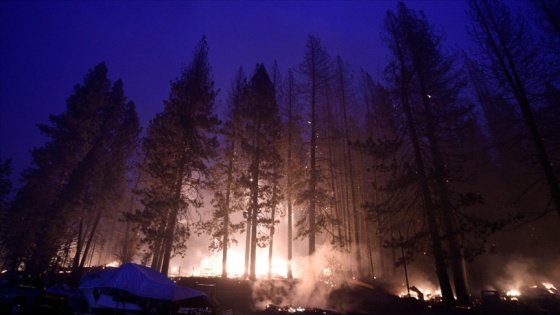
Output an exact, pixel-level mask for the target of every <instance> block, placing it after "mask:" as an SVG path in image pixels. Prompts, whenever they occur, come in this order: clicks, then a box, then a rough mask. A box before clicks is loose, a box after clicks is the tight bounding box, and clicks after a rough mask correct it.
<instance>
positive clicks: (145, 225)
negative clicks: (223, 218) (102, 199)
mask: <svg viewBox="0 0 560 315" xmlns="http://www.w3.org/2000/svg"><path fill="white" fill-rule="evenodd" d="M215 97H216V92H215V91H214V81H213V80H212V77H211V68H210V65H209V63H208V46H207V43H206V38H205V37H203V38H202V39H201V40H200V42H199V43H198V45H197V47H196V48H195V50H194V53H193V58H192V61H191V63H190V64H189V66H188V67H186V68H185V69H183V71H182V72H181V76H180V77H179V78H177V79H176V80H175V81H173V82H171V90H170V93H169V98H168V100H166V101H164V110H163V112H161V113H159V114H157V115H156V117H155V118H154V119H153V120H152V121H151V122H150V125H149V128H148V133H147V136H146V138H145V139H144V143H143V148H144V152H145V154H146V162H145V163H144V165H143V171H144V172H145V174H146V177H147V179H146V182H145V183H144V187H143V188H142V189H140V190H139V192H140V195H141V198H142V203H143V204H144V206H145V208H144V210H143V211H137V212H136V213H135V214H133V215H130V216H129V219H131V220H133V221H134V222H135V223H136V226H137V228H138V229H140V230H141V231H142V232H143V233H144V241H145V242H147V243H148V244H149V245H150V247H151V253H152V254H153V256H152V268H154V269H156V270H159V271H161V272H162V273H163V274H167V273H168V269H169V263H170V259H171V257H172V254H183V253H184V251H185V249H186V244H185V242H186V240H187V238H188V237H189V235H190V230H191V226H190V225H191V224H192V223H193V222H192V221H193V217H192V215H193V213H191V209H192V210H195V209H198V208H200V207H202V205H203V199H202V194H201V192H202V189H203V188H204V184H205V181H206V180H207V179H208V176H209V166H208V162H209V161H210V159H212V158H214V157H215V155H216V149H217V147H218V141H217V137H216V133H217V127H218V125H219V120H218V118H217V116H216V115H215V114H214V112H213V110H214V100H215Z"/></svg>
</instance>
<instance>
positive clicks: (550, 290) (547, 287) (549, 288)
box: [542, 282, 558, 294]
mask: <svg viewBox="0 0 560 315" xmlns="http://www.w3.org/2000/svg"><path fill="white" fill-rule="evenodd" d="M542 285H543V286H544V287H545V288H546V289H547V290H548V292H550V293H552V294H554V291H558V289H556V287H555V286H554V285H553V284H552V283H550V282H543V283H542ZM553 290H554V291H553Z"/></svg>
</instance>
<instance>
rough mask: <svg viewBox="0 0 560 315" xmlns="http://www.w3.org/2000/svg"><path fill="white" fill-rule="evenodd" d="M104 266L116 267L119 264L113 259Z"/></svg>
mask: <svg viewBox="0 0 560 315" xmlns="http://www.w3.org/2000/svg"><path fill="white" fill-rule="evenodd" d="M105 266H107V267H118V266H119V262H118V261H116V260H114V261H112V262H110V263H108V264H106V265H105Z"/></svg>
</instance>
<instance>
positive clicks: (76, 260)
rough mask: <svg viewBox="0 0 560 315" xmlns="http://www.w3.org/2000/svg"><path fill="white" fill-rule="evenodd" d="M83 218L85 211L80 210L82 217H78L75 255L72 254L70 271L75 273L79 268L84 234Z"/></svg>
mask: <svg viewBox="0 0 560 315" xmlns="http://www.w3.org/2000/svg"><path fill="white" fill-rule="evenodd" d="M84 216H85V210H84V209H82V216H81V217H80V225H79V227H78V238H77V240H76V254H74V261H73V263H72V271H74V272H77V271H78V268H79V267H80V256H81V255H82V247H83V241H84V238H83V234H84Z"/></svg>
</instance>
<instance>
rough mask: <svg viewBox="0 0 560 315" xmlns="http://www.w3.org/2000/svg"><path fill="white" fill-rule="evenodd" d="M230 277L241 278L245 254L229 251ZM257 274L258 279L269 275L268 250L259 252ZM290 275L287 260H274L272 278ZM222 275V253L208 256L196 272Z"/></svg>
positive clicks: (204, 274)
mask: <svg viewBox="0 0 560 315" xmlns="http://www.w3.org/2000/svg"><path fill="white" fill-rule="evenodd" d="M227 260H228V262H227V272H228V277H230V278H232V277H234V278H235V277H241V276H243V271H244V268H245V265H244V264H245V254H240V253H239V252H237V251H236V250H232V249H229V250H228V258H227ZM256 261H257V262H256V271H255V272H256V274H257V278H264V277H266V276H267V275H268V250H267V251H262V252H260V253H259V251H257V258H256ZM287 273H288V266H287V261H286V260H285V259H280V258H274V257H273V259H272V267H271V274H272V276H281V277H286V275H287ZM221 274H222V253H221V252H216V253H214V254H213V255H211V256H207V257H205V258H203V259H202V261H201V262H200V268H199V270H197V271H195V272H194V275H195V276H218V275H221Z"/></svg>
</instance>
